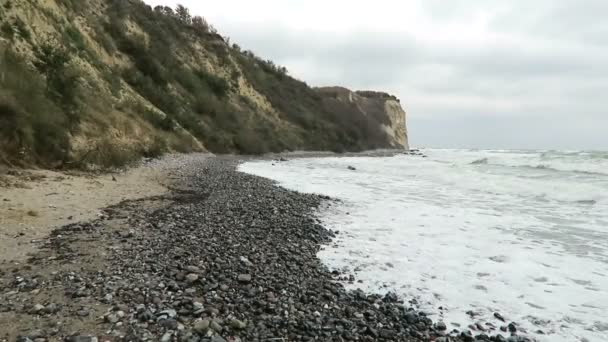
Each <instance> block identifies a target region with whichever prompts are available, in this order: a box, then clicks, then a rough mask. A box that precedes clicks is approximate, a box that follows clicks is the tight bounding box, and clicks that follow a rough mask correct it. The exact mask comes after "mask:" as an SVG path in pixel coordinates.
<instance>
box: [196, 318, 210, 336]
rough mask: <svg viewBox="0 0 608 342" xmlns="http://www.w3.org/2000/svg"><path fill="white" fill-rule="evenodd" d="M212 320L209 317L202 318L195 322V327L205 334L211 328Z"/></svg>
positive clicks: (198, 331)
mask: <svg viewBox="0 0 608 342" xmlns="http://www.w3.org/2000/svg"><path fill="white" fill-rule="evenodd" d="M209 325H210V322H209V320H207V319H201V320H197V321H195V322H194V326H193V329H194V331H195V332H197V333H199V334H204V333H206V332H207V330H209Z"/></svg>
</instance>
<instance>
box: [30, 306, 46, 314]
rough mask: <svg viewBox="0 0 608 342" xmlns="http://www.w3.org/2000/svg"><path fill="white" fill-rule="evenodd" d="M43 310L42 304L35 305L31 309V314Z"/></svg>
mask: <svg viewBox="0 0 608 342" xmlns="http://www.w3.org/2000/svg"><path fill="white" fill-rule="evenodd" d="M42 310H44V305H42V304H36V305H34V306H33V307H32V311H31V312H32V313H38V312H40V311H42Z"/></svg>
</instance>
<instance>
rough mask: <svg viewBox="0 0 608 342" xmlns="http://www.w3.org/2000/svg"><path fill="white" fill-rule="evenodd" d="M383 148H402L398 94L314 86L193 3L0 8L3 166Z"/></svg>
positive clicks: (91, 1) (101, 1)
mask: <svg viewBox="0 0 608 342" xmlns="http://www.w3.org/2000/svg"><path fill="white" fill-rule="evenodd" d="M330 89H340V91H330ZM389 147H407V133H406V130H405V112H403V110H402V109H401V107H400V105H399V102H398V100H397V99H396V98H394V97H392V96H389V95H387V94H383V93H375V92H350V91H348V90H345V89H344V90H342V88H322V89H312V88H311V87H309V86H308V85H307V84H306V83H304V82H301V81H299V80H296V79H294V78H293V77H291V76H289V73H288V71H287V69H285V68H284V67H281V66H277V65H275V64H274V63H273V62H271V61H267V60H264V59H262V58H260V57H258V56H256V55H255V54H253V53H252V52H251V51H245V50H243V49H241V47H240V46H238V45H237V44H230V40H229V39H228V38H225V37H222V36H221V35H219V34H218V33H217V32H216V30H215V29H214V28H213V27H212V26H211V25H209V24H208V23H207V22H206V21H205V20H204V19H203V18H201V17H192V16H191V15H190V13H189V12H188V10H187V9H186V8H183V7H179V8H178V9H175V10H174V9H171V8H169V7H160V6H159V7H156V8H151V7H150V6H147V5H146V4H144V3H143V2H142V1H140V0H39V1H29V0H0V163H5V164H13V165H28V164H38V165H43V166H81V165H86V164H100V165H102V166H116V165H121V164H124V163H126V162H128V161H130V160H133V159H136V158H139V157H141V156H150V157H151V156H157V155H159V154H161V153H164V152H167V151H178V152H191V151H211V152H217V153H264V152H281V151H286V150H332V151H358V150H365V149H375V148H389Z"/></svg>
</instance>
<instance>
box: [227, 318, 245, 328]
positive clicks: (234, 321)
mask: <svg viewBox="0 0 608 342" xmlns="http://www.w3.org/2000/svg"><path fill="white" fill-rule="evenodd" d="M230 327H232V328H233V329H237V330H241V329H245V328H247V323H245V322H243V321H240V320H238V319H232V320H231V321H230Z"/></svg>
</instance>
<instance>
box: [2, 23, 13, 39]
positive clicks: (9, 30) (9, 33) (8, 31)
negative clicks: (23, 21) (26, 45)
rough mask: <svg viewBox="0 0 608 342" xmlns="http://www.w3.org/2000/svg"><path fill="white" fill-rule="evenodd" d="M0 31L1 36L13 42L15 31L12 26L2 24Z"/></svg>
mask: <svg viewBox="0 0 608 342" xmlns="http://www.w3.org/2000/svg"><path fill="white" fill-rule="evenodd" d="M0 31H2V36H3V37H4V38H6V39H10V40H13V38H14V37H15V29H14V28H13V25H12V24H11V23H10V22H8V21H5V22H3V23H2V25H1V26H0Z"/></svg>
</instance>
